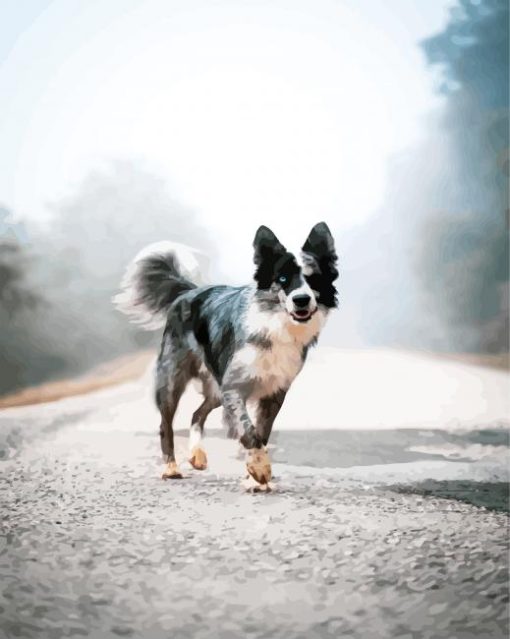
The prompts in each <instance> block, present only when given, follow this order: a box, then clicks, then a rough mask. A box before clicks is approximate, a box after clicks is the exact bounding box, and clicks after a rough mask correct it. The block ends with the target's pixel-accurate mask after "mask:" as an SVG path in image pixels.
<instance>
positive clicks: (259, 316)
mask: <svg viewBox="0 0 510 639" xmlns="http://www.w3.org/2000/svg"><path fill="white" fill-rule="evenodd" d="M325 319H326V314H325V313H324V312H323V311H322V310H319V311H317V313H315V315H314V316H313V317H312V318H311V319H310V321H309V322H306V324H298V323H296V322H294V321H292V319H291V318H290V317H289V315H288V314H287V313H286V312H285V311H282V312H277V313H275V312H264V311H260V310H258V309H257V308H256V307H254V308H251V309H250V311H249V312H248V314H247V318H246V321H247V328H248V334H249V335H253V336H261V337H262V338H263V339H262V342H261V344H260V345H259V344H257V343H256V340H255V343H248V344H246V345H245V346H244V347H243V348H242V349H240V350H239V351H238V352H237V353H236V355H235V357H234V359H235V367H236V369H237V370H238V371H239V374H240V375H241V376H242V377H244V378H245V379H250V380H251V381H252V382H253V386H252V388H253V390H252V393H251V397H250V399H257V398H259V397H264V396H268V395H272V394H274V393H275V392H277V391H278V390H281V389H288V388H289V386H290V385H291V384H292V382H293V380H294V378H295V377H296V375H297V374H298V373H299V371H300V370H301V368H302V366H303V349H304V348H305V347H307V346H308V345H309V344H310V342H311V341H312V340H313V339H314V338H315V337H317V336H318V334H319V332H320V330H321V329H322V327H323V325H324V322H325ZM264 342H265V343H264ZM269 343H270V346H269Z"/></svg>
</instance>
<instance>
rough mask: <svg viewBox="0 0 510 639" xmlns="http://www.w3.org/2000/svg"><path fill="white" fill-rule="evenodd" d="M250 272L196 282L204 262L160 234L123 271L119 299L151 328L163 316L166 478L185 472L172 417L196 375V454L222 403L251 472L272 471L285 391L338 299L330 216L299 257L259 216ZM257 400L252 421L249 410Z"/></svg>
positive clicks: (202, 458) (159, 373)
mask: <svg viewBox="0 0 510 639" xmlns="http://www.w3.org/2000/svg"><path fill="white" fill-rule="evenodd" d="M253 248H254V263H255V267H256V268H255V273H254V281H253V283H252V284H249V285H247V286H223V285H213V286H200V285H197V281H198V280H199V278H200V273H199V269H198V262H197V260H196V257H195V255H194V253H193V251H192V250H190V249H189V247H185V246H183V245H179V244H175V243H171V242H161V243H157V244H154V245H151V246H149V247H147V248H146V249H144V250H143V251H142V252H141V253H139V254H138V255H137V256H136V257H135V259H134V260H133V262H132V263H131V265H130V266H129V267H128V269H127V271H126V274H125V276H124V278H123V280H122V284H121V289H122V292H121V293H119V295H117V296H116V298H114V301H115V303H116V305H117V307H118V308H119V309H120V310H121V311H123V312H124V313H126V314H127V315H128V316H129V317H130V319H131V320H132V321H134V322H136V323H139V324H141V325H142V326H144V327H145V328H148V329H155V328H158V327H163V326H164V333H163V338H162V343H161V350H160V353H159V357H158V360H157V369H156V404H157V406H158V408H159V411H160V413H161V425H160V431H159V432H160V438H161V450H162V452H163V455H164V457H165V460H166V467H165V470H164V472H163V475H162V477H163V479H178V478H181V477H182V474H181V472H180V470H179V467H178V465H177V463H176V460H175V452H174V436H173V420H174V415H175V412H176V409H177V405H178V403H179V399H180V397H181V395H182V393H183V392H184V390H185V388H186V386H187V384H188V382H189V381H190V380H193V379H195V380H199V381H200V382H201V386H202V394H203V398H204V399H203V402H202V404H201V405H200V406H199V407H198V409H197V410H196V411H195V412H194V414H193V418H192V422H191V428H190V435H189V449H190V459H189V461H190V463H191V465H192V466H193V467H194V468H195V469H197V470H203V469H205V468H206V467H207V455H206V452H205V450H204V447H203V444H202V435H203V431H204V424H205V421H206V419H207V416H208V415H209V413H210V412H211V411H212V410H213V409H215V408H218V407H219V406H223V413H224V421H225V423H226V426H227V428H228V436H229V437H231V438H237V439H239V440H240V442H241V444H242V446H243V447H244V448H245V449H246V466H247V471H248V473H249V475H251V477H253V479H254V480H255V481H256V482H257V483H258V484H259V485H265V484H268V482H269V481H270V479H271V463H270V460H269V457H268V454H267V449H266V446H267V443H268V441H269V437H270V435H271V430H272V427H273V423H274V421H275V419H276V416H277V415H278V412H279V411H280V408H281V407H282V404H283V402H284V399H285V395H286V393H287V391H288V390H289V388H290V386H291V384H292V382H293V381H294V379H295V377H296V375H297V374H298V373H299V372H300V370H301V369H302V367H303V364H304V363H305V359H306V356H307V353H308V350H309V349H310V347H312V346H314V345H315V344H316V343H317V339H318V337H319V334H320V332H321V330H322V328H323V326H324V324H325V322H326V319H327V317H328V315H329V313H330V311H331V310H332V309H334V308H336V307H337V290H336V288H335V286H334V282H335V280H336V279H337V277H338V270H337V255H336V251H335V245H334V240H333V237H332V235H331V232H330V230H329V228H328V226H327V224H326V223H325V222H320V223H318V224H316V225H315V226H314V227H313V228H312V230H311V232H310V234H309V235H308V237H307V239H306V241H305V243H304V244H303V246H302V249H301V251H302V253H301V262H298V260H297V259H296V257H295V256H294V255H293V254H292V253H289V252H288V251H287V249H286V248H285V247H284V246H283V244H281V242H280V241H279V240H278V238H277V237H276V235H275V234H274V233H273V232H272V231H271V229H269V228H268V227H266V226H261V227H260V228H259V229H258V231H257V233H256V235H255V239H254V242H253ZM248 403H250V405H251V404H255V406H254V408H255V415H256V418H255V420H254V422H253V421H252V419H251V418H250V416H249V414H248V410H247V405H248Z"/></svg>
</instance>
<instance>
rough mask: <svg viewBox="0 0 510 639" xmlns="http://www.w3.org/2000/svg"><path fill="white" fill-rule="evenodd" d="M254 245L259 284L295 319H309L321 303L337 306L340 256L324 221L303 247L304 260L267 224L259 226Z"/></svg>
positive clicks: (256, 274) (256, 275)
mask: <svg viewBox="0 0 510 639" xmlns="http://www.w3.org/2000/svg"><path fill="white" fill-rule="evenodd" d="M253 246H254V248H255V256H254V261H255V264H256V266H257V269H256V271H255V276H254V277H255V281H256V283H257V288H258V289H259V290H260V291H264V292H265V293H266V299H268V301H269V300H271V301H272V302H273V303H275V304H280V305H281V306H282V307H283V308H284V309H285V310H286V311H287V313H288V314H289V315H290V317H291V318H292V321H294V322H297V323H305V322H308V321H309V320H310V318H311V317H312V316H313V315H314V313H315V312H316V311H317V309H318V307H319V306H323V307H325V308H326V309H329V308H334V307H336V305H337V300H336V289H335V287H334V285H333V282H334V281H335V280H336V278H337V277H338V271H337V268H336V262H337V256H336V252H335V244H334V241H333V237H332V235H331V232H330V230H329V228H328V226H327V224H326V223H325V222H319V224H316V225H315V226H314V227H313V229H312V230H311V231H310V234H309V236H308V237H307V239H306V241H305V243H304V244H303V246H302V248H301V251H302V254H301V263H298V261H297V260H296V258H295V256H294V255H293V254H292V253H289V252H288V251H287V249H286V248H285V247H284V246H283V245H282V244H281V242H280V241H279V240H278V238H277V237H276V235H275V234H274V233H273V232H272V231H271V229H269V228H267V226H261V227H260V228H259V230H258V231H257V233H256V235H255V240H254V242H253Z"/></svg>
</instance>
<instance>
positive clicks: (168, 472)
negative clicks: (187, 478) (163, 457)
mask: <svg viewBox="0 0 510 639" xmlns="http://www.w3.org/2000/svg"><path fill="white" fill-rule="evenodd" d="M161 479H182V473H181V471H180V470H179V466H177V463H176V462H174V461H171V462H168V464H167V465H166V468H165V470H164V471H163V474H162V475H161Z"/></svg>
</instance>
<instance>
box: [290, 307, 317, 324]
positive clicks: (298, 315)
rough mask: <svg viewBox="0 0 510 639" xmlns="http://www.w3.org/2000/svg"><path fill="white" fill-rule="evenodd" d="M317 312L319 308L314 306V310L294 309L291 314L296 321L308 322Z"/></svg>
mask: <svg viewBox="0 0 510 639" xmlns="http://www.w3.org/2000/svg"><path fill="white" fill-rule="evenodd" d="M316 312H317V309H316V308H314V309H313V311H309V310H308V309H302V310H299V311H292V313H291V316H292V318H293V319H295V320H296V322H301V323H304V322H308V320H309V319H310V318H311V317H312V315H314V314H315V313H316Z"/></svg>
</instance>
